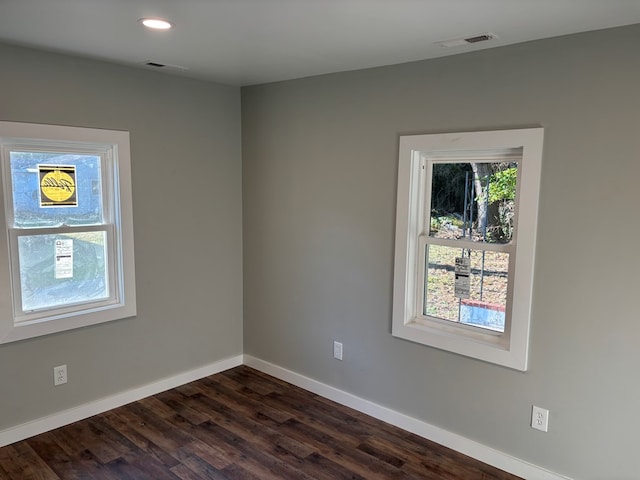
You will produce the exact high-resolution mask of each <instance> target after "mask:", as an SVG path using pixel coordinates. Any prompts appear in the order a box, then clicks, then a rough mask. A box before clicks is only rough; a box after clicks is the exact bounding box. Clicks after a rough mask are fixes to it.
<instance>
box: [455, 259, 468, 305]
mask: <svg viewBox="0 0 640 480" xmlns="http://www.w3.org/2000/svg"><path fill="white" fill-rule="evenodd" d="M470 275H471V259H470V258H469V257H457V258H456V269H455V276H456V282H455V287H454V295H455V296H456V297H458V298H469V296H470V294H469V292H470V284H469V277H470Z"/></svg>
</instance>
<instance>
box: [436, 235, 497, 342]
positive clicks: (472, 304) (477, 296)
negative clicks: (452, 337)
mask: <svg viewBox="0 0 640 480" xmlns="http://www.w3.org/2000/svg"><path fill="white" fill-rule="evenodd" d="M425 248H426V268H425V292H424V312H423V314H424V315H429V316H431V317H435V318H439V319H441V320H449V321H452V322H459V323H464V324H468V325H474V326H477V327H480V328H485V329H489V330H495V331H499V332H504V326H505V311H506V307H507V285H508V280H509V276H508V273H509V254H508V253H504V252H493V251H486V250H473V249H461V248H458V247H456V248H452V247H447V246H442V245H433V244H427V245H426V246H425Z"/></svg>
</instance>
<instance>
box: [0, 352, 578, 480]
mask: <svg viewBox="0 0 640 480" xmlns="http://www.w3.org/2000/svg"><path fill="white" fill-rule="evenodd" d="M242 364H245V365H247V366H249V367H252V368H255V369H256V370H259V371H261V372H264V373H266V374H269V375H272V376H274V377H276V378H279V379H281V380H284V381H286V382H289V383H291V384H293V385H296V386H298V387H301V388H304V389H305V390H308V391H310V392H313V393H315V394H317V395H321V396H323V397H325V398H328V399H330V400H333V401H334V402H337V403H340V404H342V405H346V406H347V407H350V408H353V409H354V410H358V411H360V412H362V413H366V414H367V415H371V416H372V417H374V418H377V419H379V420H382V421H384V422H387V423H390V424H391V425H395V426H397V427H400V428H402V429H403V430H407V431H409V432H411V433H415V434H416V435H420V436H421V437H423V438H426V439H428V440H431V441H434V442H436V443H439V444H440V445H444V446H445V447H448V448H451V449H453V450H455V451H457V452H460V453H463V454H465V455H468V456H470V457H472V458H475V459H477V460H480V461H481V462H484V463H487V464H489V465H493V466H494V467H496V468H499V469H501V470H505V471H507V472H509V473H512V474H514V475H518V476H520V477H523V478H526V479H535V480H570V479H569V477H564V476H562V475H559V474H557V473H553V472H550V471H549V470H545V469H544V468H541V467H538V466H536V465H533V464H531V463H528V462H525V461H524V460H520V459H518V458H515V457H512V456H510V455H508V454H506V453H503V452H500V451H498V450H495V449H493V448H491V447H487V446H486V445H482V444H481V443H478V442H476V441H474V440H470V439H468V438H465V437H463V436H461V435H458V434H456V433H452V432H449V431H447V430H444V429H442V428H440V427H436V426H434V425H431V424H428V423H426V422H423V421H421V420H417V419H415V418H412V417H409V416H408V415H404V414H402V413H399V412H396V411H395V410H391V409H389V408H386V407H383V406H381V405H378V404H375V403H373V402H370V401H369V400H365V399H363V398H360V397H357V396H355V395H352V394H350V393H348V392H345V391H343V390H339V389H337V388H335V387H332V386H330V385H326V384H324V383H321V382H318V381H317V380H313V379H311V378H308V377H305V376H304V375H301V374H299V373H296V372H292V371H291V370H287V369H285V368H282V367H279V366H277V365H274V364H272V363H269V362H265V361H264V360H260V359H258V358H255V357H252V356H251V355H238V356H235V357H231V358H227V359H224V360H221V361H218V362H214V363H212V364H209V365H205V366H204V367H200V368H197V369H195V370H190V371H188V372H184V373H181V374H178V375H175V376H173V377H169V378H164V379H162V380H159V381H157V382H153V383H150V384H148V385H144V386H142V387H138V388H134V389H131V390H127V391H125V392H122V393H118V394H116V395H112V396H110V397H106V398H103V399H100V400H96V401H94V402H90V403H86V404H84V405H80V406H78V407H74V408H70V409H68V410H64V411H62V412H59V413H55V414H53V415H50V416H47V417H43V418H39V419H37V420H33V421H31V422H27V423H24V424H22V425H17V426H15V427H11V428H8V429H6V430H3V431H0V447H2V446H5V445H9V444H11V443H14V442H18V441H20V440H24V439H26V438H29V437H33V436H35V435H38V434H40V433H44V432H48V431H49V430H53V429H55V428H59V427H63V426H65V425H69V424H70V423H73V422H77V421H79V420H84V419H85V418H89V417H92V416H93V415H97V414H99V413H103V412H106V411H108V410H112V409H114V408H117V407H121V406H122V405H126V404H127V403H131V402H135V401H137V400H140V399H142V398H146V397H149V396H151V395H156V394H158V393H160V392H164V391H165V390H170V389H172V388H175V387H179V386H180V385H184V384H185V383H189V382H193V381H194V380H199V379H200V378H204V377H207V376H209V375H214V374H216V373H220V372H222V371H224V370H228V369H230V368H233V367H237V366H238V365H242Z"/></svg>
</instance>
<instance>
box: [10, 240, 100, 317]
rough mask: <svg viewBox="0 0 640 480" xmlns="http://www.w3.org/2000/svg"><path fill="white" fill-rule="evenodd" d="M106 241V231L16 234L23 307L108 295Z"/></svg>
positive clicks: (55, 305) (28, 308)
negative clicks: (17, 235)
mask: <svg viewBox="0 0 640 480" xmlns="http://www.w3.org/2000/svg"><path fill="white" fill-rule="evenodd" d="M106 244H107V234H106V232H105V231H91V232H78V233H65V234H52V235H23V236H20V237H18V254H19V258H20V262H19V263H20V288H21V292H22V310H24V311H30V310H38V309H43V308H52V307H58V306H62V305H70V304H76V303H82V302H87V301H95V300H101V299H106V298H108V297H109V282H108V274H107V272H108V269H107V254H106V248H105V247H106Z"/></svg>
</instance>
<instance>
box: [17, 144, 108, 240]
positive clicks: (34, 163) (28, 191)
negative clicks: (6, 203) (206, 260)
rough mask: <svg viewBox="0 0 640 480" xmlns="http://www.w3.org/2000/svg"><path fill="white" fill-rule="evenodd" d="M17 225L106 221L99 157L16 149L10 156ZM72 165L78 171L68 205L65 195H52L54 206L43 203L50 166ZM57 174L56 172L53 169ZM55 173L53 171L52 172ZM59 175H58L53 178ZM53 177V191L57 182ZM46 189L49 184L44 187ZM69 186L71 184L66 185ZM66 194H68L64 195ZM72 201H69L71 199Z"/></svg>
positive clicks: (79, 223) (40, 225)
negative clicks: (46, 176)
mask: <svg viewBox="0 0 640 480" xmlns="http://www.w3.org/2000/svg"><path fill="white" fill-rule="evenodd" d="M10 158H11V183H12V187H13V213H14V225H15V226H16V227H18V228H33V227H56V226H61V225H70V226H73V225H97V224H101V223H103V212H102V180H101V173H100V157H99V156H96V155H78V154H73V153H46V152H16V151H12V152H11V155H10ZM59 166H65V167H71V169H73V170H75V179H74V182H75V185H73V187H72V188H73V192H71V191H70V190H69V192H70V194H71V193H73V197H72V198H73V199H74V200H75V201H74V202H73V203H75V206H65V205H64V202H63V201H61V200H63V197H61V196H60V195H52V197H53V200H54V201H52V202H48V203H50V204H53V206H52V205H47V204H46V203H47V202H44V203H45V204H44V205H43V202H42V198H43V197H42V195H41V185H43V182H42V179H43V178H44V176H45V174H46V172H47V169H48V170H54V168H53V167H59ZM53 173H55V172H53ZM53 173H52V174H53ZM54 178H59V177H54ZM58 181H59V180H53V187H51V186H50V187H49V188H50V189H51V188H53V189H54V190H55V189H56V188H57V184H58V183H57V182H58ZM45 188H46V187H45ZM67 189H69V187H67ZM65 197H67V196H66V195H65ZM69 203H70V202H69Z"/></svg>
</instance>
